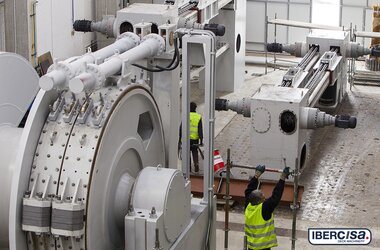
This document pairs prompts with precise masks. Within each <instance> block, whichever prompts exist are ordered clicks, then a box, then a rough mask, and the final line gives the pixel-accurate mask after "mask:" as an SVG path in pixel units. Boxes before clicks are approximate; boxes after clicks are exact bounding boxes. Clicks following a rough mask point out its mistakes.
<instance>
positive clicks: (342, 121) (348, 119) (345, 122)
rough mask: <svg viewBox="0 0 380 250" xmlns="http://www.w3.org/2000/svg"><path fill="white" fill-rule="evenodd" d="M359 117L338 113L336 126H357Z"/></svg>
mask: <svg viewBox="0 0 380 250" xmlns="http://www.w3.org/2000/svg"><path fill="white" fill-rule="evenodd" d="M356 123H357V119H356V117H355V116H350V115H338V116H336V118H335V127H338V128H356Z"/></svg>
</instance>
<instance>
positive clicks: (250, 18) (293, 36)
mask: <svg viewBox="0 0 380 250" xmlns="http://www.w3.org/2000/svg"><path fill="white" fill-rule="evenodd" d="M310 3H311V0H247V50H264V42H265V16H266V15H267V16H268V19H269V20H270V19H274V18H275V15H277V18H280V19H289V20H296V21H303V22H310V21H311V8H310V6H311V4H310ZM274 30H275V28H274V25H268V42H273V41H274V38H275V35H274ZM307 34H308V30H305V29H300V28H293V27H284V26H277V27H276V37H277V40H276V41H277V42H280V43H289V42H295V41H300V40H301V41H302V40H304V39H305V36H306V35H307Z"/></svg>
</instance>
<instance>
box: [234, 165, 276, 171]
mask: <svg viewBox="0 0 380 250" xmlns="http://www.w3.org/2000/svg"><path fill="white" fill-rule="evenodd" d="M231 166H232V167H234V168H245V169H254V170H255V169H256V167H253V166H243V165H235V164H232V165H231ZM265 172H273V173H282V172H283V170H282V169H275V168H267V167H265Z"/></svg>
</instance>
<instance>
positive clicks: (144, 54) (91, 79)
mask: <svg viewBox="0 0 380 250" xmlns="http://www.w3.org/2000/svg"><path fill="white" fill-rule="evenodd" d="M164 49H165V40H164V39H163V38H162V37H161V36H159V35H156V34H149V35H147V36H145V37H144V38H143V40H142V42H141V43H140V45H138V46H136V47H134V48H133V49H130V50H128V51H126V52H124V53H123V54H121V55H115V56H113V57H111V58H110V59H109V60H107V61H106V62H104V63H102V64H100V65H93V64H90V65H87V71H88V72H84V73H82V74H80V75H78V76H76V77H74V78H73V79H71V80H70V82H69V88H70V90H71V91H72V92H73V93H75V94H78V93H81V92H83V91H91V90H93V89H94V88H95V87H96V86H99V85H101V84H103V82H104V81H105V79H106V78H107V77H109V76H112V75H115V74H117V73H119V72H120V71H121V69H122V66H123V64H124V63H125V62H126V61H127V62H128V63H129V64H132V63H134V62H136V61H139V60H142V59H144V58H149V57H155V56H158V55H160V54H162V52H164Z"/></svg>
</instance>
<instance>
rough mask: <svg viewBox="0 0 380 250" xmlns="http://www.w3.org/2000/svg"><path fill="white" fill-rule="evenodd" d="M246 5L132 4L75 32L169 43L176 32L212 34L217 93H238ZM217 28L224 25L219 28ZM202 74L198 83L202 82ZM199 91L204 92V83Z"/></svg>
mask: <svg viewBox="0 0 380 250" xmlns="http://www.w3.org/2000/svg"><path fill="white" fill-rule="evenodd" d="M245 6H246V1H243V0H236V1H230V0H211V1H209V0H207V1H206V0H200V1H188V0H180V1H170V0H166V1H163V0H158V1H152V3H147V2H146V1H142V0H141V1H138V0H137V1H133V2H131V4H130V5H129V6H128V7H127V8H124V9H121V10H119V11H117V13H115V15H114V16H105V17H104V18H103V20H100V21H90V20H77V21H76V22H75V23H74V30H76V31H81V32H100V33H102V34H104V35H106V36H107V37H118V36H119V35H120V34H122V33H124V32H126V31H129V32H134V33H136V34H138V35H141V36H145V35H146V34H150V33H156V34H159V35H161V36H163V37H166V39H168V40H169V41H172V39H173V34H174V31H175V30H176V28H188V29H198V30H199V29H204V30H211V31H213V32H214V33H215V34H217V35H218V36H220V35H223V36H222V37H217V47H218V50H217V55H216V63H217V75H216V77H217V81H216V82H217V85H216V88H217V90H220V91H230V92H233V91H234V90H236V89H238V88H239V87H240V86H241V84H242V83H243V82H244V66H245V16H246V7H245ZM217 24H223V26H219V25H217ZM193 57H194V58H197V60H196V59H193V60H194V65H201V62H202V60H203V59H202V57H203V54H200V53H198V52H197V51H196V52H194V56H193ZM203 76H204V72H202V73H201V79H204V77H203ZM200 87H202V88H205V86H204V80H202V81H201V82H200Z"/></svg>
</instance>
